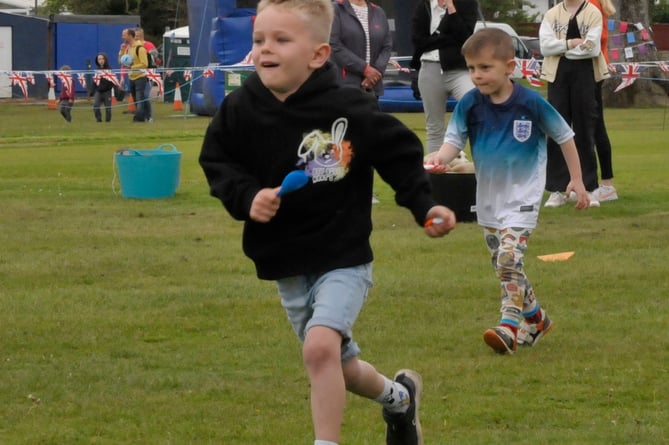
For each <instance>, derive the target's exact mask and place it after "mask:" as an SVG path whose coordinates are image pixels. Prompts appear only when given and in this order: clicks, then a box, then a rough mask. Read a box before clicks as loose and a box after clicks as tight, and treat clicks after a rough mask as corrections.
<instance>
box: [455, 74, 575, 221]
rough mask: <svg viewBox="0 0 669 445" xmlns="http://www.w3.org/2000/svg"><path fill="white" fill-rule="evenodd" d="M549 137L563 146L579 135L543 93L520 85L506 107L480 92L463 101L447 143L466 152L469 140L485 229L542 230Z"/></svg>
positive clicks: (479, 213)
mask: <svg viewBox="0 0 669 445" xmlns="http://www.w3.org/2000/svg"><path fill="white" fill-rule="evenodd" d="M546 136H548V137H551V138H552V139H553V140H555V142H557V143H558V144H562V143H564V142H566V141H568V140H569V139H570V138H572V137H573V136H574V132H573V130H572V129H571V127H570V126H569V125H568V124H567V123H566V122H565V120H564V119H563V118H562V116H561V115H560V114H559V113H558V112H557V111H556V110H555V108H553V107H552V106H551V105H550V104H549V103H548V102H547V101H546V100H545V99H544V98H543V97H542V96H541V95H540V94H539V93H537V92H536V91H533V90H530V89H529V88H525V87H523V86H521V85H519V84H517V83H514V89H513V93H512V94H511V97H510V98H509V99H508V100H507V101H506V102H504V103H502V104H494V103H492V102H491V101H490V98H489V97H488V96H484V95H483V94H481V93H480V92H479V91H478V90H477V89H473V90H471V91H469V92H468V93H467V94H465V96H464V97H463V98H462V99H461V100H460V101H459V102H458V104H457V106H456V107H455V110H454V111H453V116H452V117H451V120H450V122H449V124H448V128H447V130H446V135H445V137H444V142H447V143H449V144H453V145H454V146H456V147H457V148H459V149H460V150H462V149H464V148H465V144H466V142H467V138H469V142H470V145H471V149H472V158H473V160H474V165H475V167H476V181H477V186H476V216H477V220H478V223H479V224H480V225H482V226H484V227H492V228H496V229H503V228H506V227H523V228H534V227H536V224H537V218H538V216H539V208H540V206H541V198H542V197H543V192H544V186H545V185H546Z"/></svg>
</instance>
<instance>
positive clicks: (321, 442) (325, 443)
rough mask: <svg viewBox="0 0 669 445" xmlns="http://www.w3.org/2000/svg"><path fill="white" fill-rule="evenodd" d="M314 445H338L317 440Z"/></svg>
mask: <svg viewBox="0 0 669 445" xmlns="http://www.w3.org/2000/svg"><path fill="white" fill-rule="evenodd" d="M314 445H337V444H336V443H334V442H330V441H329V440H316V441H314Z"/></svg>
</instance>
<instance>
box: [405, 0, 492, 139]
mask: <svg viewBox="0 0 669 445" xmlns="http://www.w3.org/2000/svg"><path fill="white" fill-rule="evenodd" d="M478 10H479V5H478V2H477V1H476V0H421V1H420V3H419V4H418V6H417V7H416V10H415V12H414V16H413V20H412V30H411V41H412V42H413V46H414V54H413V59H412V60H411V67H412V68H414V69H416V70H419V71H418V89H419V91H420V95H421V97H422V99H423V110H424V112H425V129H426V132H427V141H426V145H427V151H428V152H433V151H437V150H439V147H441V144H442V143H443V142H444V133H445V132H446V122H445V115H446V101H447V99H448V97H449V95H450V96H453V97H454V98H456V99H457V100H460V98H462V96H463V95H464V94H465V93H466V92H467V91H469V90H471V89H472V88H474V84H473V83H472V81H471V79H470V77H469V72H468V71H467V66H466V65H465V59H464V57H462V54H461V53H460V49H461V48H462V44H463V43H465V40H467V38H469V36H471V35H472V34H473V33H474V27H475V26H476V20H477V18H478Z"/></svg>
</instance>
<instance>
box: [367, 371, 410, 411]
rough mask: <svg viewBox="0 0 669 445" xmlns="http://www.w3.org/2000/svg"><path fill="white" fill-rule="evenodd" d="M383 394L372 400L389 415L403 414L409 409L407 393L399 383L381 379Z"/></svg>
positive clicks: (384, 378)
mask: <svg viewBox="0 0 669 445" xmlns="http://www.w3.org/2000/svg"><path fill="white" fill-rule="evenodd" d="M383 380H384V385H383V392H381V394H379V396H378V397H377V398H376V399H374V400H376V401H377V402H379V403H380V404H382V405H383V407H384V408H386V409H387V410H388V411H390V412H391V413H405V412H406V411H407V409H409V403H410V402H411V400H410V399H409V391H408V390H407V389H406V388H405V387H404V385H402V384H401V383H398V382H394V381H392V380H390V379H389V378H388V377H385V376H384V377H383Z"/></svg>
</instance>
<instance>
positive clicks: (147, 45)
mask: <svg viewBox="0 0 669 445" xmlns="http://www.w3.org/2000/svg"><path fill="white" fill-rule="evenodd" d="M135 38H136V39H137V40H138V41H139V42H140V43H141V44H142V46H143V47H144V49H145V50H146V54H147V58H153V60H154V61H155V62H156V63H157V62H158V48H156V45H154V44H153V43H152V42H150V41H148V40H144V29H142V28H135ZM147 61H148V59H147ZM152 87H153V84H152V82H151V81H150V80H149V81H148V82H146V89H145V91H144V95H145V96H146V97H147V98H148V99H149V100H147V101H146V109H145V110H146V120H147V121H149V122H153V108H152V107H151V88H152Z"/></svg>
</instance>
